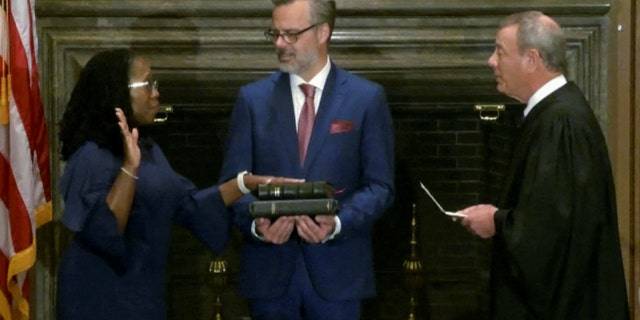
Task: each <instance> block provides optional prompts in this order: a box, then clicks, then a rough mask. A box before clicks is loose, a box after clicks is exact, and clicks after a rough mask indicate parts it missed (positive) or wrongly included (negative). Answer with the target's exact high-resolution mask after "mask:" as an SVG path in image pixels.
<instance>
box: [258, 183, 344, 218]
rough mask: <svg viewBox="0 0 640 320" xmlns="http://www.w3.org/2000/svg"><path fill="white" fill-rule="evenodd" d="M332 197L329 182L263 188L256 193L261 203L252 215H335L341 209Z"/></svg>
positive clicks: (265, 185) (264, 186)
mask: <svg viewBox="0 0 640 320" xmlns="http://www.w3.org/2000/svg"><path fill="white" fill-rule="evenodd" d="M333 193H334V189H333V187H332V186H331V185H330V184H329V183H327V182H326V181H315V182H302V183H270V184H261V185H258V188H257V189H256V190H255V191H254V192H253V194H254V196H256V197H257V198H258V200H257V201H254V202H252V203H251V204H250V205H249V212H250V213H251V215H252V216H253V217H254V218H258V217H262V218H264V217H279V216H298V215H307V216H315V215H335V214H337V212H338V209H339V208H338V201H337V200H335V199H333Z"/></svg>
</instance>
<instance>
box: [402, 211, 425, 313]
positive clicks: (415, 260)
mask: <svg viewBox="0 0 640 320" xmlns="http://www.w3.org/2000/svg"><path fill="white" fill-rule="evenodd" d="M412 211H413V212H412V215H411V240H410V241H409V245H410V248H411V253H410V254H409V257H408V258H407V259H406V260H404V263H403V264H402V267H403V269H404V280H405V285H406V286H407V287H408V288H409V315H408V319H409V320H416V319H420V317H419V314H418V312H417V310H418V300H417V299H416V292H418V291H419V290H420V289H421V288H422V286H423V282H424V279H423V272H422V261H421V259H420V256H419V255H418V236H417V234H418V225H417V221H416V204H415V203H414V204H413V210H412Z"/></svg>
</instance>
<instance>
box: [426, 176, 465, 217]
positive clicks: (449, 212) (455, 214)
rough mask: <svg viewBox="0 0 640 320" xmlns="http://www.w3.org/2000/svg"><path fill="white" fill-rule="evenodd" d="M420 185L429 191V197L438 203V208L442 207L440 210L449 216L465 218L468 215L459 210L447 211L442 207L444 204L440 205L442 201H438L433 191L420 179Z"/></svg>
mask: <svg viewBox="0 0 640 320" xmlns="http://www.w3.org/2000/svg"><path fill="white" fill-rule="evenodd" d="M420 187H422V189H423V190H424V192H426V193H427V195H429V198H431V200H433V202H434V203H435V204H436V206H438V209H440V211H441V212H442V213H444V214H446V215H448V216H451V217H458V218H465V217H466V215H465V214H462V213H458V212H451V211H446V210H444V209H443V208H442V206H441V205H440V203H438V201H437V200H436V198H434V197H433V196H432V195H431V192H429V189H427V187H425V186H424V184H422V181H420Z"/></svg>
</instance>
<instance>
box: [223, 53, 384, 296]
mask: <svg viewBox="0 0 640 320" xmlns="http://www.w3.org/2000/svg"><path fill="white" fill-rule="evenodd" d="M229 126H230V127H229V136H228V140H227V143H226V148H225V160H224V163H223V167H222V173H221V177H220V179H221V180H220V181H226V180H228V179H230V178H232V177H234V176H235V175H236V174H237V173H238V172H240V171H243V170H249V171H250V172H253V173H254V174H260V175H273V176H278V177H280V176H282V177H292V178H301V179H306V181H319V180H322V181H327V182H329V183H331V184H332V185H333V186H334V188H335V189H336V190H337V191H338V192H337V193H336V195H335V198H336V199H337V200H338V201H339V202H340V204H341V210H340V212H339V218H340V221H341V224H342V230H341V232H340V234H339V235H338V236H337V237H336V238H335V239H333V240H330V241H327V242H325V243H323V244H308V243H305V242H304V241H300V239H299V237H298V236H297V234H296V231H295V229H294V231H293V234H292V237H291V239H290V240H289V241H288V242H286V243H285V244H282V245H274V244H270V243H265V242H263V241H261V240H259V239H256V238H255V237H254V236H253V235H252V234H251V223H252V221H253V219H252V217H251V216H250V215H249V212H248V204H249V203H250V202H251V201H255V198H254V197H253V196H251V195H246V196H245V197H243V199H241V200H239V201H238V202H236V203H235V204H234V206H233V208H232V210H233V212H234V221H235V224H236V226H237V227H238V228H239V229H240V230H241V231H242V233H243V234H244V241H243V245H242V253H241V266H240V291H241V293H242V294H243V295H244V296H245V297H247V298H272V297H277V296H280V295H282V294H283V293H284V292H285V290H286V288H287V287H288V285H289V281H290V279H291V274H292V271H293V267H294V262H295V261H296V259H297V258H298V257H299V255H303V256H304V260H305V263H306V265H307V269H308V273H309V276H310V277H311V281H312V282H313V284H314V287H315V288H316V290H317V291H318V293H319V294H320V295H321V296H323V297H324V298H326V299H331V300H334V299H335V300H352V299H362V298H366V297H370V296H373V295H374V294H375V278H374V271H373V258H372V255H373V253H372V248H371V232H372V227H373V224H374V221H375V220H376V219H377V218H379V217H380V216H381V215H382V214H383V213H384V212H385V211H386V210H387V209H389V207H390V206H391V204H392V202H393V194H394V185H393V172H394V160H393V158H394V157H393V154H394V142H393V125H392V121H391V115H390V112H389V109H388V106H387V101H386V95H385V92H384V89H383V88H382V87H381V86H380V85H378V84H375V83H373V82H370V81H367V80H365V79H363V78H360V77H358V76H355V75H353V74H351V73H348V72H346V71H345V70H342V69H340V68H338V67H337V66H335V65H333V64H332V66H331V71H330V73H329V76H328V78H327V81H326V84H325V87H324V90H323V91H322V99H321V102H320V106H319V108H318V111H317V115H316V120H315V123H314V127H313V132H312V135H311V140H310V142H309V147H308V151H307V157H306V159H305V163H304V166H302V165H301V164H300V161H299V157H298V142H297V133H296V124H295V116H294V108H293V101H292V97H291V87H290V84H289V74H288V73H282V72H276V73H274V74H272V75H271V76H269V77H267V78H264V79H261V80H259V81H256V82H254V83H251V84H248V85H246V86H244V87H242V88H241V89H240V92H239V95H238V98H237V101H236V105H235V107H234V109H233V112H232V115H231V121H230V124H229Z"/></svg>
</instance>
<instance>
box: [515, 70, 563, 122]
mask: <svg viewBox="0 0 640 320" xmlns="http://www.w3.org/2000/svg"><path fill="white" fill-rule="evenodd" d="M565 84H567V79H566V78H565V77H564V75H559V76H557V77H555V78H553V79H551V80H550V81H549V82H547V83H545V84H544V85H543V86H542V87H540V89H538V91H536V93H534V94H533V96H531V99H529V101H528V102H527V107H526V108H525V109H524V116H525V117H526V116H527V115H528V114H529V112H531V110H532V109H533V107H535V106H536V105H537V104H538V102H540V101H542V99H544V98H546V97H547V96H548V95H550V94H551V93H553V92H554V91H556V90H558V89H560V87H562V86H564V85H565Z"/></svg>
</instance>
